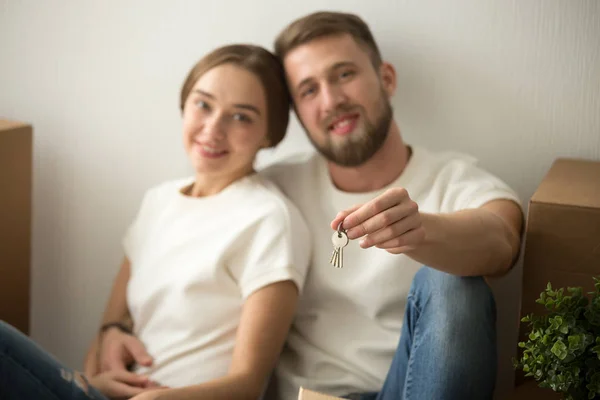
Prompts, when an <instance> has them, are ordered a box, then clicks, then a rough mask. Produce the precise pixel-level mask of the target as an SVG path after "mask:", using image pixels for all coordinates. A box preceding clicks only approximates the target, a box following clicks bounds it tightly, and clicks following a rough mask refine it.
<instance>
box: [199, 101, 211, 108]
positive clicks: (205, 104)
mask: <svg viewBox="0 0 600 400" xmlns="http://www.w3.org/2000/svg"><path fill="white" fill-rule="evenodd" d="M196 107H198V108H200V109H202V110H208V109H209V108H210V107H209V105H208V103H207V102H205V101H202V100H199V101H197V102H196Z"/></svg>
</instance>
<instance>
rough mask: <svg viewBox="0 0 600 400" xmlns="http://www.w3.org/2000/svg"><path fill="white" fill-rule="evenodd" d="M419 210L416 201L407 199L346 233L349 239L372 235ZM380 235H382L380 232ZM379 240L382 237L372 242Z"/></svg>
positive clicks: (415, 213) (416, 213)
mask: <svg viewBox="0 0 600 400" xmlns="http://www.w3.org/2000/svg"><path fill="white" fill-rule="evenodd" d="M418 210H419V207H418V206H417V203H415V202H414V201H405V202H403V203H401V204H398V205H396V206H394V207H391V208H388V209H387V210H385V211H383V212H381V213H379V214H377V215H375V216H373V217H371V218H369V219H368V220H366V221H364V222H363V223H362V224H360V225H358V226H355V227H354V228H352V229H350V230H348V231H347V232H346V233H347V234H348V238H349V239H357V238H359V237H362V236H364V235H369V236H370V235H374V234H378V233H379V232H380V231H382V230H384V229H385V228H387V227H390V226H393V225H394V224H397V223H398V221H402V220H403V219H405V218H410V217H411V216H412V215H418ZM400 233H403V232H400ZM379 235H380V236H381V234H380V233H379ZM390 238H391V237H390ZM378 242H381V239H374V242H372V243H378Z"/></svg>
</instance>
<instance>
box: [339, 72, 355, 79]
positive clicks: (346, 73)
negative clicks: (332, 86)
mask: <svg viewBox="0 0 600 400" xmlns="http://www.w3.org/2000/svg"><path fill="white" fill-rule="evenodd" d="M353 75H354V71H343V72H342V73H341V74H340V77H341V78H349V77H351V76H353Z"/></svg>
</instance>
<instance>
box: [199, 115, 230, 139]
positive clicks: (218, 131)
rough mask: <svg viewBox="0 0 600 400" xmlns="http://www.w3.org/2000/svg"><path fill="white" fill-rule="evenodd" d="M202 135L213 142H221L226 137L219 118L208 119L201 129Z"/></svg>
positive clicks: (223, 126)
mask: <svg viewBox="0 0 600 400" xmlns="http://www.w3.org/2000/svg"><path fill="white" fill-rule="evenodd" d="M202 135H203V136H205V137H207V138H209V139H213V140H222V139H224V138H225V136H226V128H225V124H224V122H223V120H222V118H221V117H219V116H214V117H212V118H209V119H208V120H207V121H206V122H205V123H204V127H203V129H202Z"/></svg>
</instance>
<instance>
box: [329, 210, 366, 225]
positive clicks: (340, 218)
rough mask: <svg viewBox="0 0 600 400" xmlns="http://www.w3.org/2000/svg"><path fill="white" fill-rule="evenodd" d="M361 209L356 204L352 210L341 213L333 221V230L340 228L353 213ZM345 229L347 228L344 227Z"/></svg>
mask: <svg viewBox="0 0 600 400" xmlns="http://www.w3.org/2000/svg"><path fill="white" fill-rule="evenodd" d="M360 207H361V205H360V204H356V205H354V206H352V207H350V208H347V209H345V210H344V211H340V212H339V213H338V214H337V215H336V216H335V218H334V219H333V221H331V229H336V230H337V228H338V226H339V225H340V223H341V222H342V221H343V220H344V219H345V218H346V217H347V216H348V215H350V214H351V213H353V212H354V211H356V210H358V209H359V208H360ZM343 228H344V229H346V227H343Z"/></svg>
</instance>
